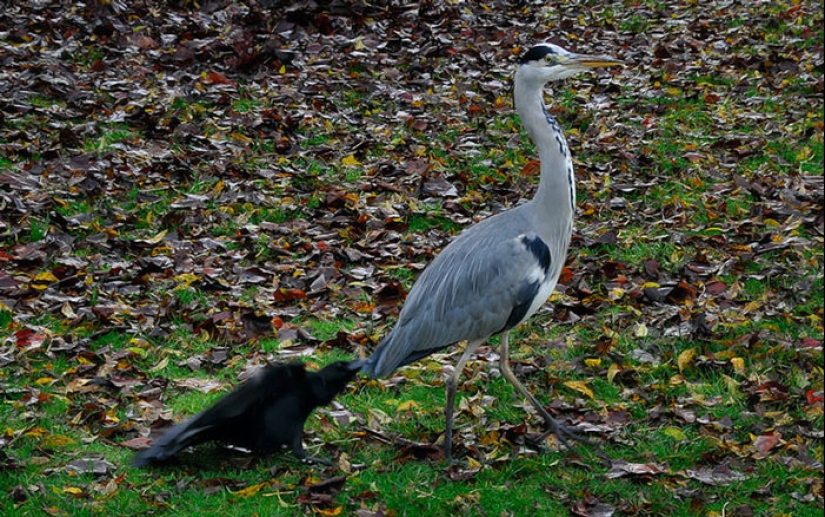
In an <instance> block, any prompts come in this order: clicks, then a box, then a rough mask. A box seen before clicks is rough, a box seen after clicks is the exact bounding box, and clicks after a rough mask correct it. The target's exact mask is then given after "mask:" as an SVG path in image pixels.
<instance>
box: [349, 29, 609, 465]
mask: <svg viewBox="0 0 825 517" xmlns="http://www.w3.org/2000/svg"><path fill="white" fill-rule="evenodd" d="M621 64H622V63H621V61H619V60H617V59H615V58H612V57H609V56H601V55H585V54H576V53H573V52H569V51H567V50H565V49H563V48H561V47H559V46H557V45H553V44H550V43H542V44H539V45H536V46H534V47H533V48H531V49H530V50H529V51H528V52H527V53H525V54H524V56H523V57H522V58H521V60H520V62H519V64H518V66H517V68H516V72H515V77H514V88H513V93H514V101H515V108H516V111H517V113H518V115H519V117H520V119H521V123H522V124H523V126H524V128H525V129H526V130H527V133H528V134H529V135H530V138H531V139H532V140H533V143H534V144H535V146H536V148H537V150H538V154H539V159H540V161H541V177H540V180H539V186H538V190H537V191H536V194H535V196H534V197H533V199H531V200H530V201H528V202H526V203H524V204H521V205H519V206H517V207H515V208H511V209H509V210H506V211H504V212H502V213H499V214H497V215H495V216H492V217H489V218H488V219H485V220H483V221H481V222H479V223H477V224H475V225H473V226H471V227H469V228H467V229H466V230H464V231H463V232H462V233H460V234H459V235H458V236H457V237H456V238H455V239H454V240H453V241H452V242H450V244H449V245H447V246H446V247H445V248H444V249H443V250H442V251H441V252H440V253H439V254H438V255H437V256H436V258H435V259H434V260H433V261H432V263H431V264H430V265H429V266H427V268H425V270H424V271H423V272H422V273H421V275H420V276H419V278H418V279H417V280H416V281H415V283H414V285H413V287H412V289H411V290H410V293H409V296H408V297H407V299H406V301H405V302H404V305H403V307H402V309H401V313H400V314H399V316H398V321H397V323H396V324H395V326H394V327H393V329H392V331H390V333H389V334H388V335H386V336H385V337H384V338H383V339H382V340H381V342H380V343H379V345H378V347H376V349H375V351H374V352H373V354H372V355H371V356H370V357H369V358H368V359H367V363H366V364H365V365H364V367H363V369H362V372H363V373H366V374H369V376H370V377H372V378H376V377H383V376H386V375H388V374H389V373H391V372H393V371H394V370H395V369H397V368H399V367H401V366H404V365H407V364H410V363H412V362H414V361H417V360H419V359H422V358H424V357H426V356H428V355H430V354H432V353H435V352H439V351H442V350H444V349H445V348H447V347H449V346H451V345H454V344H457V343H460V342H462V341H466V342H467V345H466V348H465V350H464V353H463V354H462V355H461V358H460V359H459V361H458V364H457V365H456V367H455V370H454V371H453V372H452V374H451V375H450V376H449V378H448V380H447V384H446V388H447V400H446V407H445V414H446V428H445V436H444V456H445V458H446V459H447V460H448V461H451V460H452V431H453V406H454V402H455V395H456V382H457V380H458V377H459V375H460V374H461V372H462V370H463V369H464V366H465V365H466V363H467V360H468V359H469V358H470V356H471V355H472V354H473V352H474V351H475V350H476V349H477V348H478V347H479V345H481V344H482V343H484V342H485V341H487V339H489V338H490V337H491V336H494V335H496V334H501V343H500V345H499V355H500V360H501V364H500V368H501V372H502V374H503V375H504V378H505V379H507V381H509V382H510V384H512V385H513V386H514V387H515V388H516V389H517V390H518V392H519V393H520V394H521V395H522V396H523V397H524V398H526V399H527V400H529V401H530V403H531V404H532V405H533V406H534V407H535V408H536V411H538V412H539V414H541V416H542V417H543V418H544V420H545V422H546V424H547V430H548V431H547V433H545V434H548V433H551V432H552V433H554V434H555V435H556V436H557V437H558V438H559V440H560V441H561V442H562V443H564V444H565V445H568V446H569V444H568V442H567V440H566V438H571V439H577V440H580V439H581V438H580V437H579V436H578V435H577V434H576V433H574V432H572V431H571V430H570V429H568V428H567V427H565V426H564V425H562V424H560V423H559V422H557V421H556V419H554V418H553V417H552V416H551V415H550V414H549V413H548V412H547V410H546V409H545V408H544V406H542V404H541V403H539V401H538V400H536V398H535V397H534V396H533V395H532V394H531V393H530V392H529V391H528V390H527V389H526V388H525V387H524V385H522V384H521V382H519V380H518V379H517V378H516V376H515V375H514V374H513V371H512V370H511V368H510V365H509V349H508V336H509V333H510V331H511V330H512V329H513V328H514V327H516V326H517V325H519V324H520V323H522V322H524V321H525V320H527V319H528V318H529V317H530V316H532V315H533V314H534V313H535V312H536V311H537V310H538V309H539V308H540V307H541V306H542V305H543V304H544V303H545V302H546V301H547V299H548V298H549V296H550V294H551V293H552V291H553V289H554V288H555V286H556V282H557V280H558V278H559V274H560V273H561V271H562V267H563V265H564V261H565V256H566V254H567V249H568V246H569V245H570V238H571V235H572V231H573V214H574V211H575V206H576V186H575V174H574V171H573V161H572V158H571V155H570V149H569V147H568V145H567V141H566V140H565V138H564V134H563V132H562V128H561V126H560V125H559V123H558V122H557V121H556V119H555V118H553V116H552V115H551V114H550V113H549V112H548V111H547V107H546V106H545V103H544V98H543V92H544V87H545V85H546V84H547V83H548V82H551V81H558V80H561V79H565V78H567V77H571V76H574V75H576V74H579V73H581V72H584V71H586V70H589V69H592V68H596V67H606V66H614V65H621Z"/></svg>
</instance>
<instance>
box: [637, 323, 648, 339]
mask: <svg viewBox="0 0 825 517" xmlns="http://www.w3.org/2000/svg"><path fill="white" fill-rule="evenodd" d="M636 337H647V325H645V324H644V323H639V324H638V325H637V326H636Z"/></svg>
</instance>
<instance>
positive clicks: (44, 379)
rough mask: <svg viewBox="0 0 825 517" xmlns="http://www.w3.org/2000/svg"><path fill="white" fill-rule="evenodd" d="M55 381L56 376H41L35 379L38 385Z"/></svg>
mask: <svg viewBox="0 0 825 517" xmlns="http://www.w3.org/2000/svg"><path fill="white" fill-rule="evenodd" d="M53 382H54V377H40V378H39V379H37V380H36V381H34V383H35V384H37V385H38V386H42V385H44V384H51V383H53Z"/></svg>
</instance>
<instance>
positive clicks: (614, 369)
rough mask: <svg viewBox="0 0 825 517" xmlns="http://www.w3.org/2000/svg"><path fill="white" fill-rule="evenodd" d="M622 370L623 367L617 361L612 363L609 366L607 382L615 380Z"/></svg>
mask: <svg viewBox="0 0 825 517" xmlns="http://www.w3.org/2000/svg"><path fill="white" fill-rule="evenodd" d="M621 371H622V367H621V366H619V365H618V364H616V363H613V364H611V365H610V367H608V368H607V382H613V379H615V378H616V375H617V374H618V373H619V372H621Z"/></svg>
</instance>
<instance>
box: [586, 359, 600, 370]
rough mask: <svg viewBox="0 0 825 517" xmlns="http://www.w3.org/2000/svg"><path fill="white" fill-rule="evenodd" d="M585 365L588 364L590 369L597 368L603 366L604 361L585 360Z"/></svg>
mask: <svg viewBox="0 0 825 517" xmlns="http://www.w3.org/2000/svg"><path fill="white" fill-rule="evenodd" d="M584 364H586V365H587V366H588V367H589V368H597V367H599V366H601V364H602V360H601V359H585V360H584Z"/></svg>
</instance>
